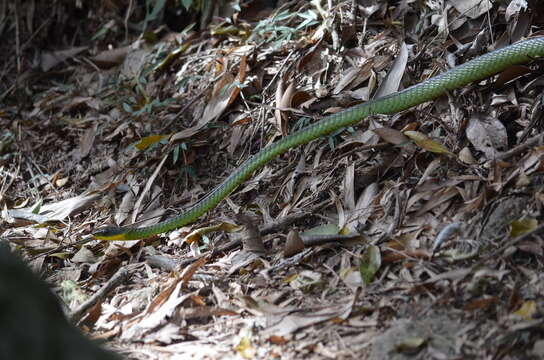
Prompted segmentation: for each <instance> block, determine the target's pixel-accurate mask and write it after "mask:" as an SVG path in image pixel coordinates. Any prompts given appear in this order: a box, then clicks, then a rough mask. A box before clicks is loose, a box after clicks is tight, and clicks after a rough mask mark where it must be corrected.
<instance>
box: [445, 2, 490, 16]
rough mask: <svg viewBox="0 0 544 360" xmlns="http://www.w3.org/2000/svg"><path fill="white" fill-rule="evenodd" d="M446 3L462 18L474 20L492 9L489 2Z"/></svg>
mask: <svg viewBox="0 0 544 360" xmlns="http://www.w3.org/2000/svg"><path fill="white" fill-rule="evenodd" d="M448 3H450V4H451V5H453V7H454V8H455V9H456V10H457V11H459V13H461V14H463V15H464V16H468V17H470V18H472V19H476V18H478V17H480V16H481V15H483V14H486V13H488V11H489V10H491V8H492V7H493V5H492V4H491V2H490V1H489V0H449V1H448Z"/></svg>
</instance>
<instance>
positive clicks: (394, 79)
mask: <svg viewBox="0 0 544 360" xmlns="http://www.w3.org/2000/svg"><path fill="white" fill-rule="evenodd" d="M407 63H408V48H407V47H406V43H405V42H403V43H402V45H401V46H400V49H399V54H398V55H397V57H396V58H395V61H394V62H393V65H391V69H390V70H389V72H388V73H387V76H386V77H385V80H384V81H383V82H382V84H381V85H380V87H379V88H378V91H376V95H375V96H374V97H375V98H376V99H379V98H381V97H384V96H387V95H389V94H392V93H394V92H397V91H398V90H399V85H400V81H401V80H402V77H403V76H404V73H405V72H406V64H407Z"/></svg>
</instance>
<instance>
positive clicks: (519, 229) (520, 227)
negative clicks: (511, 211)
mask: <svg viewBox="0 0 544 360" xmlns="http://www.w3.org/2000/svg"><path fill="white" fill-rule="evenodd" d="M510 226H511V227H512V229H511V230H510V236H512V237H513V238H515V237H518V236H520V235H523V234H525V233H526V232H529V231H532V230H534V229H535V228H536V227H537V226H538V221H537V220H536V219H532V218H525V219H519V220H515V221H512V222H511V223H510Z"/></svg>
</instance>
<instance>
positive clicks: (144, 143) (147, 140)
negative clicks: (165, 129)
mask: <svg viewBox="0 0 544 360" xmlns="http://www.w3.org/2000/svg"><path fill="white" fill-rule="evenodd" d="M165 137H166V135H151V136H146V137H144V138H142V139H141V140H140V142H138V143H137V144H136V145H135V146H136V149H138V150H140V151H141V150H145V149H147V148H148V147H150V146H151V145H153V144H155V143H158V142H159V141H161V140H162V139H164V138H165Z"/></svg>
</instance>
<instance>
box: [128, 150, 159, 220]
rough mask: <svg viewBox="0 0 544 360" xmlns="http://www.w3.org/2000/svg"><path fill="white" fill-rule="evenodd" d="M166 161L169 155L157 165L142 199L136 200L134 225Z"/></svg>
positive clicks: (141, 196) (146, 185)
mask: <svg viewBox="0 0 544 360" xmlns="http://www.w3.org/2000/svg"><path fill="white" fill-rule="evenodd" d="M166 159H168V153H166V154H165V155H164V156H163V158H162V160H161V162H160V163H159V164H158V165H157V167H156V168H155V170H154V171H153V174H151V176H150V177H149V179H148V180H147V182H146V184H145V187H144V189H143V190H142V192H141V194H140V197H139V198H138V200H136V203H135V204H134V211H133V212H132V223H135V222H136V218H137V217H138V214H139V213H140V207H141V205H142V203H143V201H144V199H145V196H146V195H147V193H148V192H149V190H151V186H153V182H154V181H155V178H156V177H157V176H158V175H159V173H160V171H161V169H162V166H163V165H164V163H165V162H166ZM156 198H157V197H153V198H152V199H156ZM155 220H156V221H155V222H158V220H159V219H155Z"/></svg>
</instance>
